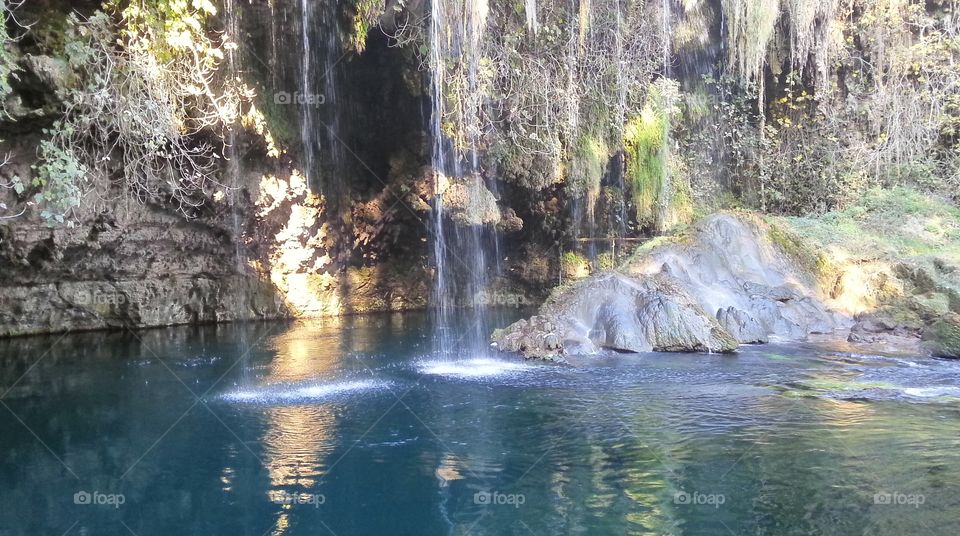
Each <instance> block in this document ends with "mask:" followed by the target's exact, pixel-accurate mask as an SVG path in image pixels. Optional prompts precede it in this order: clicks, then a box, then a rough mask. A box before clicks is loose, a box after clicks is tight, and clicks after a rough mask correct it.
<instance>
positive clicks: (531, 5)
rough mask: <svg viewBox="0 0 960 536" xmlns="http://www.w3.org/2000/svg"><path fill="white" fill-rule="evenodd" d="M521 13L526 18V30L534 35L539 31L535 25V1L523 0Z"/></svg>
mask: <svg viewBox="0 0 960 536" xmlns="http://www.w3.org/2000/svg"><path fill="white" fill-rule="evenodd" d="M523 11H524V14H525V15H526V17H527V29H528V30H530V31H531V32H533V33H534V34H536V33H537V31H538V30H539V29H540V27H539V25H538V24H537V0H524V6H523Z"/></svg>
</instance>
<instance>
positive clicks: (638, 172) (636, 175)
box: [624, 107, 667, 226]
mask: <svg viewBox="0 0 960 536" xmlns="http://www.w3.org/2000/svg"><path fill="white" fill-rule="evenodd" d="M666 128H667V127H666V120H665V118H664V117H663V116H661V115H658V114H657V113H656V112H655V111H654V110H653V109H652V108H651V107H646V108H644V111H643V113H642V114H641V115H639V116H637V117H634V118H633V119H631V120H630V122H629V123H627V127H626V131H625V133H624V146H625V149H626V153H627V176H628V177H629V178H630V182H631V184H632V186H633V197H634V204H635V205H636V210H637V220H638V221H639V223H640V224H641V225H645V226H650V225H653V223H654V222H655V219H656V216H657V204H658V201H659V199H660V193H661V191H662V190H663V178H664V175H666V158H665V156H666V151H665V149H664V144H665V143H666V140H665V136H666Z"/></svg>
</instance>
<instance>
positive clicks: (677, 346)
mask: <svg viewBox="0 0 960 536" xmlns="http://www.w3.org/2000/svg"><path fill="white" fill-rule="evenodd" d="M850 323H851V321H850V319H849V318H847V317H845V316H844V315H842V314H839V313H836V312H833V311H831V309H830V308H829V306H828V304H827V302H826V298H825V296H824V295H823V293H822V292H821V291H820V288H819V285H818V281H817V279H816V277H815V276H814V275H813V274H811V273H809V272H808V271H807V270H806V269H804V268H802V267H801V266H800V264H799V263H798V262H797V260H796V259H793V258H791V256H790V255H789V254H788V253H787V252H785V251H783V250H782V249H781V248H780V247H778V246H777V245H776V244H774V243H773V242H772V241H771V240H770V239H769V238H768V234H767V231H766V229H765V226H764V224H762V223H761V222H759V221H758V220H756V219H754V218H751V217H747V216H735V215H731V214H718V215H714V216H711V217H709V218H707V219H706V220H704V221H702V222H700V223H699V224H697V225H696V226H695V227H694V228H693V229H692V230H691V231H690V232H689V234H688V235H687V236H684V237H679V238H676V239H673V240H672V241H668V242H666V243H663V244H661V245H659V246H655V247H653V248H651V249H648V250H646V251H642V252H640V253H638V254H637V255H635V256H634V257H633V258H632V259H631V260H630V261H628V262H627V263H626V264H625V265H624V266H622V267H621V268H620V269H619V270H617V271H613V272H606V273H602V274H599V275H595V276H593V277H590V278H588V279H585V280H582V281H580V282H577V283H574V284H572V285H570V286H568V287H565V288H562V289H560V290H559V291H557V292H556V293H555V294H554V295H553V296H552V297H551V298H550V299H549V300H548V302H547V304H545V305H544V306H543V307H542V308H541V310H540V314H539V315H538V316H537V317H535V318H534V319H531V321H521V322H518V323H516V324H514V325H512V326H510V327H508V328H506V329H505V330H500V331H498V332H496V333H494V335H493V342H494V343H495V344H496V345H497V347H498V348H499V349H501V350H503V351H514V352H520V353H522V354H524V355H525V356H528V357H552V356H556V355H559V354H562V353H572V354H592V353H597V352H599V351H600V350H603V349H608V350H616V351H629V352H646V351H651V350H654V351H672V352H730V351H733V350H735V349H736V348H737V346H738V345H739V344H740V343H752V342H764V341H768V340H771V339H802V338H804V337H805V336H807V335H808V334H810V333H825V332H830V331H833V330H836V329H838V328H841V327H845V326H849V324H850Z"/></svg>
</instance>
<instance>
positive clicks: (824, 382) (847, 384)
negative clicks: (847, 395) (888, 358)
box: [800, 379, 897, 392]
mask: <svg viewBox="0 0 960 536" xmlns="http://www.w3.org/2000/svg"><path fill="white" fill-rule="evenodd" d="M800 386H801V388H807V389H814V390H817V391H841V392H849V391H866V390H868V389H886V390H895V389H897V386H896V385H893V384H892V383H887V382H860V381H855V380H833V379H816V380H807V381H805V382H802V383H801V384H800Z"/></svg>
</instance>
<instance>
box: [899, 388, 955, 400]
mask: <svg viewBox="0 0 960 536" xmlns="http://www.w3.org/2000/svg"><path fill="white" fill-rule="evenodd" d="M903 394H905V395H908V396H914V397H917V398H933V397H938V396H960V387H951V386H940V387H910V388H907V389H904V390H903Z"/></svg>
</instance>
